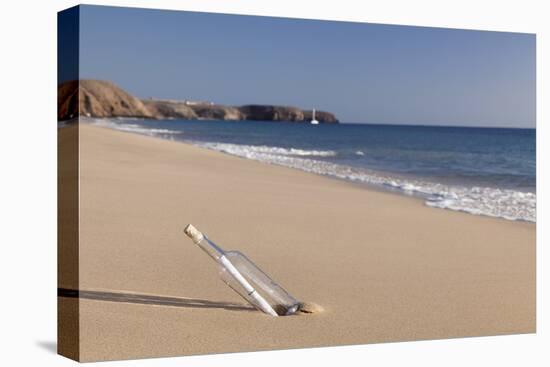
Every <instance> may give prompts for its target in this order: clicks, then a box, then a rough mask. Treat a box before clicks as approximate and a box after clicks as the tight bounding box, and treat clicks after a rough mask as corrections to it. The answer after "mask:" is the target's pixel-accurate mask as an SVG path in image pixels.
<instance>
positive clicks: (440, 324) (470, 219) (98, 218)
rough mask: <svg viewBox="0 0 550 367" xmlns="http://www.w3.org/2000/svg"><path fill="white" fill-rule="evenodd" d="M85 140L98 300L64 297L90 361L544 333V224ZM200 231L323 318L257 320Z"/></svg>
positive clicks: (269, 169)
mask: <svg viewBox="0 0 550 367" xmlns="http://www.w3.org/2000/svg"><path fill="white" fill-rule="evenodd" d="M68 129H69V130H67V132H70V129H71V128H70V127H69V128H68ZM79 132H80V163H81V167H80V246H79V250H80V264H79V265H80V269H79V274H80V279H79V289H81V290H88V291H89V290H98V291H96V292H95V293H93V294H90V297H88V298H85V297H83V298H76V299H75V298H67V297H59V300H60V305H61V307H63V305H64V303H65V302H67V303H70V302H75V301H78V303H79V309H80V316H79V319H80V342H81V345H80V350H81V359H82V360H83V361H99V360H112V359H128V358H142V357H153V356H155V357H160V356H175V355H196V354H205V353H228V352H244V351H258V350H272V349H288V348H306V347H323V346H336V345H353V344H367V343H380V342H397V341H410V340H426V339H443V338H457V337H469V336H486V335H506V334H516V333H532V332H534V331H535V325H536V319H535V307H536V302H535V236H536V233H535V228H536V226H535V224H532V223H522V222H515V221H507V220H502V219H495V218H490V217H482V216H474V215H470V214H466V213H460V212H456V211H450V210H433V209H434V208H429V207H426V206H424V205H422V203H421V202H420V201H419V200H417V199H415V198H407V197H405V196H402V195H396V194H394V193H389V192H377V191H375V190H369V189H365V188H364V187H357V185H354V184H351V183H348V182H343V181H341V180H334V179H332V178H328V177H321V176H319V175H316V174H311V173H307V172H302V171H299V170H296V169H292V168H287V167H281V166H275V165H267V164H263V162H258V161H253V160H247V159H238V158H239V157H235V156H231V155H227V154H221V153H219V152H215V151H212V150H207V149H202V148H199V147H196V146H193V145H189V144H181V142H172V141H168V140H164V139H153V138H151V137H148V136H143V135H139V134H128V133H125V132H121V131H115V130H112V129H107V128H100V127H96V126H93V125H88V124H80V125H79ZM60 133H61V134H62V133H64V131H60ZM187 223H193V224H194V225H196V227H197V228H198V229H199V230H202V231H203V232H204V233H206V234H207V235H208V236H209V237H210V238H211V239H212V240H214V241H215V242H216V243H217V244H218V245H220V246H222V247H223V248H225V249H227V250H231V249H234V250H239V251H242V252H243V253H244V254H246V255H247V256H248V257H249V258H250V259H252V260H253V261H254V262H255V263H256V264H258V266H259V267H261V268H262V270H264V271H265V272H266V273H267V274H269V275H271V276H272V277H273V278H274V279H275V280H276V281H277V282H278V283H280V284H281V285H282V286H283V287H284V288H285V289H286V290H288V291H289V293H290V294H292V295H293V296H294V297H296V298H297V299H298V300H299V301H302V302H313V303H316V304H319V305H321V306H322V307H323V308H324V310H325V311H324V312H322V313H319V314H315V315H308V316H289V317H279V318H272V317H269V316H267V315H264V314H262V313H260V312H256V311H250V310H248V309H246V305H245V304H244V303H243V301H242V299H241V298H240V297H239V296H238V295H236V294H235V293H234V292H232V291H231V290H230V289H229V288H228V287H227V286H226V285H225V284H223V282H221V281H220V280H219V278H218V275H217V270H216V266H215V264H214V263H213V262H212V260H211V259H209V258H208V257H207V256H205V255H204V253H202V251H200V249H198V248H197V247H196V246H195V245H193V244H192V243H191V241H189V240H188V239H187V238H186V237H185V235H184V234H183V227H184V226H185V225H186V224H187ZM59 286H60V287H61V288H67V289H71V288H74V286H73V285H71V284H60V285H59ZM98 292H99V293H101V294H99V295H98V294H97V293H98ZM91 297H94V298H93V299H91ZM129 297H130V298H132V297H133V299H128V298H129ZM151 297H153V299H151ZM98 298H100V299H98ZM136 299H137V301H139V302H136V301H135V300H136ZM142 300H145V301H147V302H141V301H142ZM235 305H240V306H235ZM242 306H245V308H244V309H243V307H242ZM289 335H292V337H291V338H289Z"/></svg>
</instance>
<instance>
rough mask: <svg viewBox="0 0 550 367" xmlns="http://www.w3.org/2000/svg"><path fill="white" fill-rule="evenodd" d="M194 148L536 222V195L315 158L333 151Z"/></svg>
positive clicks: (433, 204) (440, 205)
mask: <svg viewBox="0 0 550 367" xmlns="http://www.w3.org/2000/svg"><path fill="white" fill-rule="evenodd" d="M192 143H193V144H195V145H198V146H201V147H204V148H208V149H211V150H216V151H219V152H223V153H227V154H231V155H235V156H238V157H242V158H247V159H253V160H257V161H261V162H265V163H270V164H276V165H281V166H285V167H290V168H295V169H300V170H303V171H306V172H311V173H316V174H320V175H325V176H331V177H336V178H340V179H344V180H349V181H353V182H359V183H365V184H369V185H376V186H379V187H383V188H384V187H385V188H389V189H392V190H396V191H400V192H402V193H404V194H408V195H416V196H420V197H422V198H423V199H424V200H425V203H426V205H428V206H430V207H434V208H441V209H450V210H456V211H463V212H467V213H471V214H477V215H486V216H490V217H498V218H504V219H508V220H524V221H530V222H535V221H536V194H534V193H531V192H522V191H516V190H511V189H499V188H493V187H477V186H476V187H463V186H458V185H457V186H453V185H444V184H441V183H435V182H429V181H422V180H416V179H410V178H402V177H394V176H390V175H387V174H383V173H380V172H375V171H369V170H366V169H361V168H355V167H351V166H346V165H342V164H336V163H332V162H327V161H323V160H316V159H311V158H312V157H313V158H314V157H330V156H334V155H336V152H333V151H322V150H302V149H294V148H290V149H289V148H281V147H268V146H263V145H262V146H254V145H243V144H228V143H211V142H192Z"/></svg>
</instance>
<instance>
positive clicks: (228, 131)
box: [93, 119, 536, 221]
mask: <svg viewBox="0 0 550 367" xmlns="http://www.w3.org/2000/svg"><path fill="white" fill-rule="evenodd" d="M93 123H96V124H100V125H104V126H108V127H111V128H115V129H119V130H125V131H132V132H136V133H141V134H145V135H152V136H157V137H160V138H165V139H170V140H181V141H184V142H189V143H192V144H195V145H198V146H202V147H205V148H208V149H212V150H216V151H220V152H224V153H227V154H231V155H236V156H239V157H243V158H247V159H253V160H258V161H262V162H266V163H270V164H277V165H282V166H287V167H291V168H295V169H300V170H303V171H308V172H313V173H317V174H321V175H326V176H331V177H336V178H340V179H344V180H349V181H353V182H358V183H364V184H366V185H375V186H378V187H381V188H386V189H390V190H393V191H398V192H401V193H403V194H406V195H415V196H418V197H420V198H422V199H423V200H424V201H425V202H426V204H427V205H429V206H432V207H437V208H444V209H450V210H459V211H465V212H469V213H472V214H479V215H488V216H494V217H501V218H505V219H510V220H526V221H535V220H536V216H535V212H536V210H535V209H536V176H535V174H536V154H535V153H536V152H535V151H536V149H535V148H536V142H535V140H536V139H535V138H536V134H535V130H534V129H502V128H464V127H428V126H396V125H392V126H389V125H367V124H339V125H316V126H313V125H309V124H297V123H286V122H267V121H266V122H263V121H260V122H258V121H239V122H233V121H231V122H229V121H183V120H166V121H156V120H130V119H117V120H94V121H93Z"/></svg>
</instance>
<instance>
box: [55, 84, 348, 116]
mask: <svg viewBox="0 0 550 367" xmlns="http://www.w3.org/2000/svg"><path fill="white" fill-rule="evenodd" d="M57 102H58V120H69V119H72V118H75V117H77V116H78V115H80V116H88V117H139V118H151V119H168V118H173V119H183V120H197V119H202V120H256V121H260V120H261V121H296V122H309V121H310V120H311V115H312V112H311V111H308V110H302V109H300V108H297V107H291V106H273V105H245V106H224V105H217V104H209V103H198V104H191V103H188V102H184V101H168V100H154V99H149V100H140V99H138V98H136V97H134V96H132V95H131V94H129V93H127V92H126V91H124V90H123V89H121V88H120V87H118V86H116V85H115V84H113V83H111V82H108V81H102V80H80V83H78V82H77V81H71V82H66V83H63V84H61V85H59V86H58V101H57ZM316 118H317V120H319V122H322V123H338V119H337V118H336V116H334V115H333V114H332V113H330V112H324V111H317V112H316Z"/></svg>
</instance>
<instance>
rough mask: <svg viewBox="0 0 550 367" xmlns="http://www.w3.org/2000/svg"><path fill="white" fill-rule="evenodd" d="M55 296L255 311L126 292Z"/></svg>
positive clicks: (61, 292)
mask: <svg viewBox="0 0 550 367" xmlns="http://www.w3.org/2000/svg"><path fill="white" fill-rule="evenodd" d="M57 296H58V297H67V298H82V299H91V300H96V301H107V302H123V303H136V304H144V305H156V306H170V307H191V308H220V309H225V310H231V311H256V309H255V308H254V307H252V306H248V305H244V304H239V303H231V302H215V301H209V300H204V299H195V298H181V297H166V296H154V295H148V294H136V293H126V292H106V291H91V290H78V289H67V288H58V289H57Z"/></svg>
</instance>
